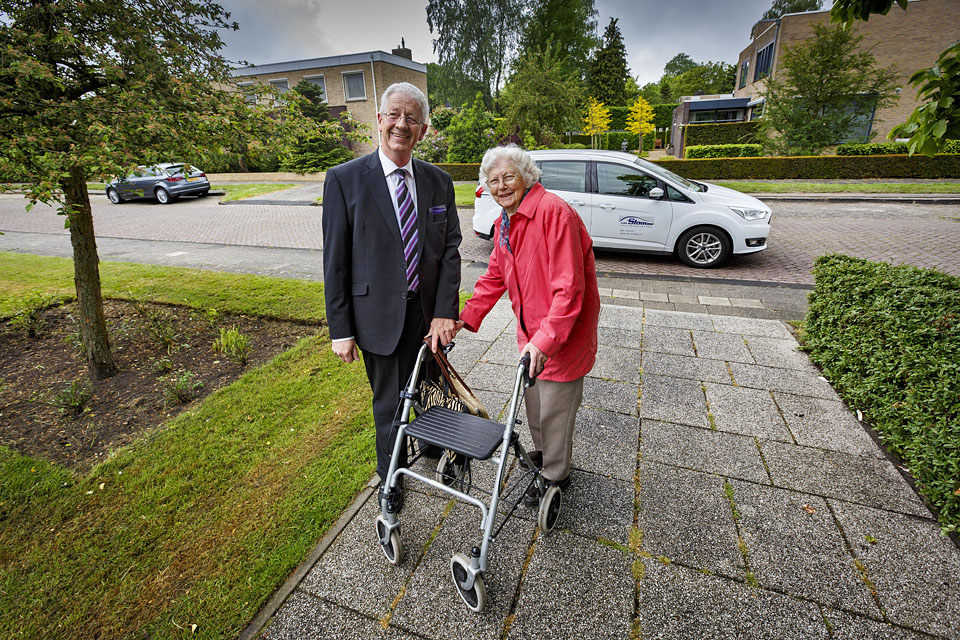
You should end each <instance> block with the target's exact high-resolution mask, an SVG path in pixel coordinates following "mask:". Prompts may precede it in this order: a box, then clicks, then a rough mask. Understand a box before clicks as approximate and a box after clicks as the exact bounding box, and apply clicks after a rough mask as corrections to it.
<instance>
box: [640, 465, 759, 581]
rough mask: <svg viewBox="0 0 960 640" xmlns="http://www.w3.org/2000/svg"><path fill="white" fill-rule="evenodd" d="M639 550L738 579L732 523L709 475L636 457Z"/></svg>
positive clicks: (717, 481) (719, 484)
mask: <svg viewBox="0 0 960 640" xmlns="http://www.w3.org/2000/svg"><path fill="white" fill-rule="evenodd" d="M637 526H639V527H640V530H641V532H642V534H643V547H642V548H643V550H644V551H646V552H648V553H651V554H653V555H654V556H663V557H666V558H669V560H670V561H671V562H680V563H683V564H686V565H689V566H693V567H697V568H698V569H704V570H707V571H711V572H715V573H721V574H723V575H726V576H731V577H734V578H737V579H742V578H744V572H743V556H742V555H741V553H740V549H739V547H738V546H737V543H738V538H737V527H736V524H735V522H734V520H733V512H732V511H731V510H730V503H729V501H728V500H727V496H726V495H725V494H724V490H723V479H722V478H719V477H717V476H715V475H709V474H705V473H699V472H696V471H689V470H686V469H679V468H677V467H674V466H669V465H663V464H658V463H654V462H649V461H648V460H643V461H641V462H640V513H639V518H638V521H637Z"/></svg>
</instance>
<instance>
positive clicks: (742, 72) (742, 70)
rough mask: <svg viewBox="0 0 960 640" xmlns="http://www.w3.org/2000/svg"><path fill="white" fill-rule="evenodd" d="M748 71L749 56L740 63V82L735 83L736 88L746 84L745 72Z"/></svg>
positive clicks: (741, 87)
mask: <svg viewBox="0 0 960 640" xmlns="http://www.w3.org/2000/svg"><path fill="white" fill-rule="evenodd" d="M749 72H750V58H747V59H746V60H744V61H743V64H741V65H740V83H739V84H738V85H737V88H738V89H743V88H744V87H745V86H747V73H749Z"/></svg>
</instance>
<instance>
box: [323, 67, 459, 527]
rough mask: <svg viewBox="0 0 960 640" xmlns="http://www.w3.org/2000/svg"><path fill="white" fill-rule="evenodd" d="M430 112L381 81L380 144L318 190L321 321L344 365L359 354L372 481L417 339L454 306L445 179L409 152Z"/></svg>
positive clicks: (382, 466)
mask: <svg viewBox="0 0 960 640" xmlns="http://www.w3.org/2000/svg"><path fill="white" fill-rule="evenodd" d="M429 112H430V107H429V105H428V103H427V99H426V97H425V96H424V95H423V93H422V92H421V91H420V90H419V89H417V88H416V87H415V86H413V85H412V84H409V83H406V82H402V83H397V84H392V85H390V86H389V87H387V90H386V91H384V93H383V97H382V98H381V101H380V111H379V113H377V130H378V132H379V136H380V147H379V148H378V149H377V151H375V152H374V153H372V154H370V155H368V156H365V157H363V158H358V159H356V160H353V161H351V162H348V163H346V164H343V165H340V166H338V167H334V168H333V169H331V170H329V171H328V172H327V176H326V182H325V184H324V189H323V281H324V287H325V294H326V301H327V324H328V326H329V327H330V338H331V339H332V341H333V351H334V353H335V354H337V356H338V357H339V358H340V359H341V360H342V361H343V362H353V361H355V360H359V353H358V350H357V349H358V347H359V349H360V350H362V351H363V362H364V365H365V366H366V369H367V378H368V379H369V381H370V387H371V389H372V390H373V416H374V423H375V425H376V430H377V473H378V474H379V475H380V478H381V480H382V479H384V478H385V477H386V475H387V470H388V468H389V466H390V456H391V454H392V452H393V443H394V441H395V439H396V429H397V425H398V424H399V412H398V407H399V394H400V390H401V389H402V388H403V385H404V383H405V382H406V381H407V378H409V376H410V373H411V372H412V371H413V366H414V363H415V360H416V356H417V353H418V351H419V348H420V345H421V344H422V339H423V337H424V336H425V335H430V336H431V347H432V348H433V349H434V351H436V349H437V345H438V344H446V343H448V342H450V341H451V340H452V339H453V336H454V335H455V330H454V326H455V321H456V319H457V312H458V308H459V304H458V302H459V291H460V252H459V246H460V221H459V219H458V218H457V209H456V204H455V202H454V196H453V181H452V180H451V179H450V176H449V175H448V174H447V173H445V172H444V171H441V170H440V169H438V168H436V167H434V166H433V165H431V164H429V163H427V162H422V161H420V160H413V159H412V155H411V154H412V152H413V148H414V146H416V144H417V143H418V142H420V140H422V139H423V136H424V135H425V134H426V132H427V124H428V121H429V115H430V113H429ZM405 455H406V451H405V450H404V456H405ZM405 463H406V460H398V464H400V465H401V466H402V465H404V464H405ZM402 497H403V494H402V492H399V491H398V492H392V493H391V494H390V495H389V496H387V506H388V509H390V510H392V511H399V509H400V506H401V505H402Z"/></svg>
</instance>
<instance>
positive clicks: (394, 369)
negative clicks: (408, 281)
mask: <svg viewBox="0 0 960 640" xmlns="http://www.w3.org/2000/svg"><path fill="white" fill-rule="evenodd" d="M388 320H389V318H384V321H388ZM426 334H427V325H426V322H425V321H424V319H423V310H422V307H421V304H420V296H419V295H414V296H413V297H412V299H411V300H410V301H409V302H407V312H406V315H405V316H404V318H403V332H402V333H401V334H400V342H399V343H397V348H396V349H395V350H394V352H393V353H391V354H390V355H387V356H381V355H377V354H374V353H369V352H366V351H365V352H364V353H363V364H364V366H366V368H367V379H368V380H369V381H370V388H371V389H372V390H373V422H374V425H375V426H376V429H377V474H379V476H380V479H381V480H384V479H386V477H387V471H388V470H389V468H390V456H391V455H393V446H394V443H395V442H396V439H397V429H398V427H399V424H400V390H401V389H403V387H404V386H405V385H406V384H407V380H408V379H409V378H410V374H411V373H412V372H413V365H414V364H416V360H417V354H418V353H419V352H420V347H421V345H422V344H423V336H425V335H426ZM397 464H398V466H399V467H405V466H406V465H407V448H406V446H403V447H401V453H400V459H399V460H398V461H397Z"/></svg>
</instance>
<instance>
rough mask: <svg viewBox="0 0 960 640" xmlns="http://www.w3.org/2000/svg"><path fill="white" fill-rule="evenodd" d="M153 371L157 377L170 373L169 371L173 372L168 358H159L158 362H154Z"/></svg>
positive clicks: (171, 363)
mask: <svg viewBox="0 0 960 640" xmlns="http://www.w3.org/2000/svg"><path fill="white" fill-rule="evenodd" d="M153 370H154V372H155V373H157V374H158V375H163V374H165V373H170V372H171V371H173V362H171V361H170V358H167V357H163V358H160V359H159V360H154V361H153Z"/></svg>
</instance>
